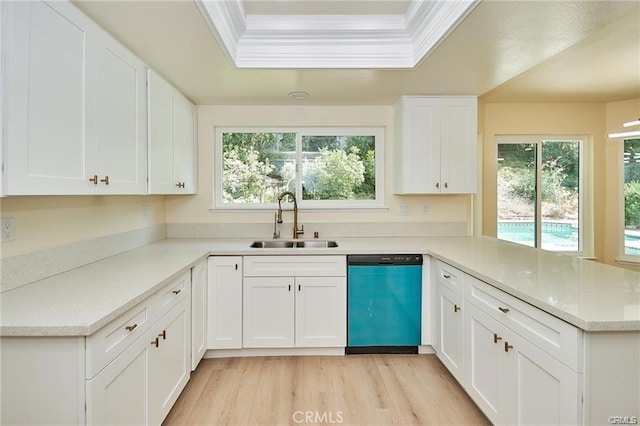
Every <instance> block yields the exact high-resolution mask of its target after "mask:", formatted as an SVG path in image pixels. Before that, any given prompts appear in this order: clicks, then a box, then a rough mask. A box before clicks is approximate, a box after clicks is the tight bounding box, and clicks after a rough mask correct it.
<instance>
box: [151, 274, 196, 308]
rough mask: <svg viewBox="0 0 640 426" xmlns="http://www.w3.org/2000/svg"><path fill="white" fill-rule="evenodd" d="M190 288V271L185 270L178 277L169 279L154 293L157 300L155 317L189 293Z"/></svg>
mask: <svg viewBox="0 0 640 426" xmlns="http://www.w3.org/2000/svg"><path fill="white" fill-rule="evenodd" d="M190 289H191V271H186V272H184V273H183V274H182V275H180V277H178V278H177V279H175V280H174V281H171V282H170V283H169V284H167V285H166V286H164V287H163V288H162V289H161V290H159V291H158V292H157V293H156V296H155V297H156V300H157V302H156V303H157V305H156V309H157V317H156V318H160V317H161V316H162V315H164V314H165V313H167V312H168V311H169V309H171V308H173V307H174V306H175V305H177V304H178V303H179V302H180V301H181V300H182V299H184V298H185V296H186V295H187V294H190V291H189V290H190Z"/></svg>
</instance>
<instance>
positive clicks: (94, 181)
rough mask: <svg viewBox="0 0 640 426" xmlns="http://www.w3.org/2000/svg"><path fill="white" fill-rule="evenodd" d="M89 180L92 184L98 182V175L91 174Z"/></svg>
mask: <svg viewBox="0 0 640 426" xmlns="http://www.w3.org/2000/svg"><path fill="white" fill-rule="evenodd" d="M89 182H93V184H94V185H97V184H98V175H93V177H92V178H91V179H89Z"/></svg>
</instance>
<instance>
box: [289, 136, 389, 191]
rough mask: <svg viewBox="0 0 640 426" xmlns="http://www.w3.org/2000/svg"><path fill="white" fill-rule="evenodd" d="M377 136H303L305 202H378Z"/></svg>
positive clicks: (303, 189) (303, 188)
mask: <svg viewBox="0 0 640 426" xmlns="http://www.w3.org/2000/svg"><path fill="white" fill-rule="evenodd" d="M375 163H376V161H375V137H374V136H303V137H302V199H303V200H375V197H376V174H375V173H376V168H375Z"/></svg>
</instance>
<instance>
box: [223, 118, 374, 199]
mask: <svg viewBox="0 0 640 426" xmlns="http://www.w3.org/2000/svg"><path fill="white" fill-rule="evenodd" d="M215 139H216V140H215V145H216V151H215V152H216V155H215V164H214V168H215V181H214V182H215V184H214V203H213V204H214V207H213V208H214V209H245V210H246V209H274V208H277V197H278V194H280V193H282V192H283V191H291V192H293V193H295V195H296V198H297V200H298V206H299V207H300V208H301V209H304V208H306V209H323V208H334V209H335V208H338V209H341V208H346V209H348V208H357V209H362V208H381V207H383V206H384V200H383V194H384V173H383V164H384V158H383V152H384V140H383V139H384V128H382V127H367V128H359V127H339V128H332V127H322V128H268V127H267V128H216V132H215Z"/></svg>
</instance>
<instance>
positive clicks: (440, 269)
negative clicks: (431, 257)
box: [433, 260, 465, 295]
mask: <svg viewBox="0 0 640 426" xmlns="http://www.w3.org/2000/svg"><path fill="white" fill-rule="evenodd" d="M435 264H436V265H435V268H433V269H434V273H435V275H436V277H435V278H436V281H437V282H438V283H440V284H442V285H443V286H444V287H446V288H448V289H449V290H451V291H453V292H455V293H457V294H460V295H462V294H463V292H464V276H465V273H464V272H462V271H461V270H460V269H458V268H454V267H453V266H451V265H447V264H446V263H444V262H441V261H439V260H436V261H435Z"/></svg>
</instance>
